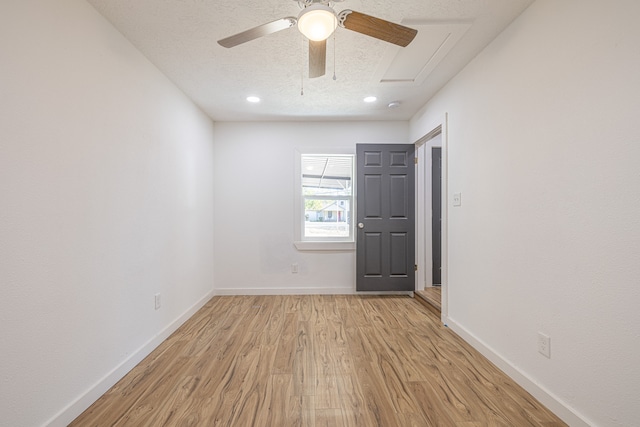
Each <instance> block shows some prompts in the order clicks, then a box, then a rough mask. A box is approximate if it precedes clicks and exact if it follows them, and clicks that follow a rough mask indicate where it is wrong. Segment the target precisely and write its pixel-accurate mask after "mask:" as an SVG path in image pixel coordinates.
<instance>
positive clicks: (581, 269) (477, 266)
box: [411, 0, 640, 426]
mask: <svg viewBox="0 0 640 427" xmlns="http://www.w3.org/2000/svg"><path fill="white" fill-rule="evenodd" d="M639 16H640V3H639V2H637V1H635V0H627V1H623V0H616V1H613V2H604V1H597V0H588V1H587V0H562V1H560V0H538V1H536V2H535V3H534V4H533V5H532V6H531V7H530V8H529V9H528V10H527V11H525V13H524V14H523V15H521V16H520V18H519V19H518V20H516V21H515V23H514V24H512V25H511V26H510V27H509V28H508V29H507V30H506V31H505V32H504V33H503V34H501V35H500V36H499V37H498V38H497V39H496V40H495V41H494V42H493V43H492V44H491V45H489V46H488V47H487V48H486V49H485V51H484V52H483V53H482V54H480V55H479V56H478V57H477V58H476V59H475V60H474V61H473V62H472V63H471V64H470V65H469V66H467V67H466V69H465V70H463V71H462V72H461V73H460V74H459V75H458V76H457V77H456V78H455V79H454V80H452V81H451V82H450V83H449V84H448V85H447V86H446V87H445V88H444V89H443V90H442V91H441V92H440V93H439V94H438V95H437V96H436V98H435V99H433V100H432V101H431V102H430V103H429V104H428V105H426V106H425V108H424V109H423V111H421V112H420V113H419V114H418V115H416V116H415V117H414V119H413V120H412V122H411V133H412V139H417V138H418V137H420V136H421V135H422V134H424V133H426V132H428V131H430V130H431V129H432V128H433V127H435V125H436V124H437V123H438V122H439V121H440V120H441V118H442V117H443V115H444V113H445V112H448V113H449V126H448V140H447V141H446V145H447V146H448V168H449V172H448V183H449V187H448V193H449V194H448V197H449V201H450V200H451V196H452V194H453V193H454V192H461V193H462V206H461V207H456V208H454V207H451V204H449V214H448V223H449V253H448V256H449V281H448V297H449V301H448V310H449V311H448V314H449V319H448V322H449V324H450V326H452V327H453V328H454V329H455V330H457V331H458V332H460V333H461V334H462V335H463V336H465V337H466V338H467V339H469V340H471V341H472V342H474V343H475V344H476V345H477V346H478V347H479V348H481V349H482V350H483V351H484V352H485V353H486V354H488V355H490V356H491V357H492V358H493V360H496V361H497V362H498V363H499V364H500V365H501V366H503V367H505V366H506V367H507V369H508V370H509V371H510V372H511V373H512V374H514V375H516V377H517V378H519V380H520V381H521V382H522V383H523V384H525V385H527V386H528V387H529V388H530V389H531V390H534V391H535V392H536V393H537V395H538V396H542V398H543V399H546V401H547V402H548V403H549V402H550V403H549V404H550V406H552V407H554V409H556V411H557V412H559V414H561V415H563V416H564V417H565V419H567V420H569V421H570V423H571V424H572V425H580V424H581V423H583V422H586V423H589V424H592V425H597V426H633V425H638V420H640V406H638V397H639V396H640V369H639V368H638V357H639V356H638V355H639V354H640V334H639V331H640V329H639V325H640V310H639V309H638V307H639V306H640V286H639V278H640V262H638V260H639V259H640V214H639V213H640V196H639V195H640V168H639V161H640V125H639V123H640V122H639V120H638V118H639V117H640V102H639V100H640V83H639V80H638V79H639V77H638V76H640V49H639V48H638V40H640V26H638V22H637V19H638V17H639ZM538 331H542V332H544V333H546V334H548V335H549V336H550V337H551V359H546V358H545V357H543V356H542V355H540V354H538V352H537V342H536V339H537V332H538ZM545 393H548V394H547V395H546V397H545ZM572 411H573V412H572Z"/></svg>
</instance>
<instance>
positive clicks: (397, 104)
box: [388, 101, 400, 108]
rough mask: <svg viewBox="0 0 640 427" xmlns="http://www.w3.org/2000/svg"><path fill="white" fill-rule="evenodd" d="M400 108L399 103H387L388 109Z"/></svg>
mask: <svg viewBox="0 0 640 427" xmlns="http://www.w3.org/2000/svg"><path fill="white" fill-rule="evenodd" d="M399 106H400V101H392V102H390V103H389V106H388V107H389V108H398V107H399Z"/></svg>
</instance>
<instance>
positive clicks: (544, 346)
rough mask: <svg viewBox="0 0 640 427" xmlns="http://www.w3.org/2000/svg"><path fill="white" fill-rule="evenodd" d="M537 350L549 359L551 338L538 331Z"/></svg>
mask: <svg viewBox="0 0 640 427" xmlns="http://www.w3.org/2000/svg"><path fill="white" fill-rule="evenodd" d="M538 352H539V353H540V354H542V355H543V356H544V357H546V358H548V359H551V338H550V337H549V336H548V335H546V334H543V333H542V332H538Z"/></svg>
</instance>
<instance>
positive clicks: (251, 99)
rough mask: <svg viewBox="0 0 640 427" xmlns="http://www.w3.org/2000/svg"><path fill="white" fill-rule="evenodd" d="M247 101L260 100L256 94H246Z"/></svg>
mask: <svg viewBox="0 0 640 427" xmlns="http://www.w3.org/2000/svg"><path fill="white" fill-rule="evenodd" d="M247 101H249V102H253V103H254V104H255V103H256V102H260V98H258V97H257V96H247Z"/></svg>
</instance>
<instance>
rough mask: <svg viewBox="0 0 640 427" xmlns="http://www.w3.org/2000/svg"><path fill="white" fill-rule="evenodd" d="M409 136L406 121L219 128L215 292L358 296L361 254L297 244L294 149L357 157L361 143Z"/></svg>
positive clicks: (223, 125)
mask: <svg viewBox="0 0 640 427" xmlns="http://www.w3.org/2000/svg"><path fill="white" fill-rule="evenodd" d="M408 132H409V123H408V122H384V123H380V122H328V123H327V122H323V123H319V122H309V123H299V122H291V123H289V122H287V123H216V128H215V148H214V154H215V156H214V157H215V161H214V183H215V184H214V191H215V195H216V217H215V230H216V238H215V256H214V259H215V264H214V267H215V284H216V293H219V294H278V293H352V292H354V290H355V252H353V251H344V252H336V251H326V252H325V251H321V252H307V251H298V250H296V248H295V247H294V245H293V241H294V226H293V224H294V194H295V193H294V192H295V189H294V166H295V163H294V160H295V157H294V156H295V154H294V153H295V150H296V149H302V150H304V149H315V148H323V147H326V148H327V149H330V148H339V149H351V150H353V152H354V153H355V144H356V143H367V142H369V143H378V142H387V143H407V142H410V141H409V139H408ZM292 263H297V264H298V266H299V272H298V273H297V274H292V273H291V264H292Z"/></svg>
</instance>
